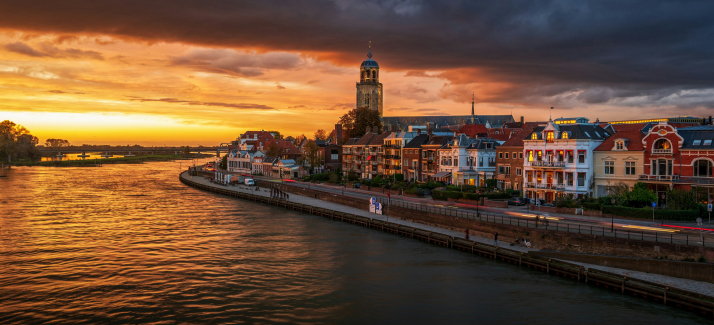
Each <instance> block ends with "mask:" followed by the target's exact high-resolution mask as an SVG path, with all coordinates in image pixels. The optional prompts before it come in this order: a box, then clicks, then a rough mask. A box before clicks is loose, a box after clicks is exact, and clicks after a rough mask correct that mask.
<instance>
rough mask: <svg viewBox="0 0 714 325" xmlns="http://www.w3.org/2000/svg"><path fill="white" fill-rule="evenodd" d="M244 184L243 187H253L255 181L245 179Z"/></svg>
mask: <svg viewBox="0 0 714 325" xmlns="http://www.w3.org/2000/svg"><path fill="white" fill-rule="evenodd" d="M244 183H245V185H247V186H254V185H255V181H254V180H253V179H252V178H246V179H245V181H244Z"/></svg>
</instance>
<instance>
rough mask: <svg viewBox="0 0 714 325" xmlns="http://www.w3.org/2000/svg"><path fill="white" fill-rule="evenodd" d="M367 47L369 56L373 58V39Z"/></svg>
mask: <svg viewBox="0 0 714 325" xmlns="http://www.w3.org/2000/svg"><path fill="white" fill-rule="evenodd" d="M367 48H368V50H367V57H368V58H370V59H371V58H372V41H369V46H368V47H367Z"/></svg>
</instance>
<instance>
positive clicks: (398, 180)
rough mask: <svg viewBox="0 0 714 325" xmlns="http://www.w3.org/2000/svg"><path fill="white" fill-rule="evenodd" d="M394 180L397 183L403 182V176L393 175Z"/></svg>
mask: <svg viewBox="0 0 714 325" xmlns="http://www.w3.org/2000/svg"><path fill="white" fill-rule="evenodd" d="M394 180H395V181H397V182H402V181H404V174H394Z"/></svg>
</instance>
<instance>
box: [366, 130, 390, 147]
mask: <svg viewBox="0 0 714 325" xmlns="http://www.w3.org/2000/svg"><path fill="white" fill-rule="evenodd" d="M390 134H392V131H386V132H382V134H375V135H374V137H372V140H370V141H369V144H368V146H374V145H380V146H381V145H383V144H384V138H386V137H388V136H389V135H390Z"/></svg>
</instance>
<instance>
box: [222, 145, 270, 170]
mask: <svg viewBox="0 0 714 325" xmlns="http://www.w3.org/2000/svg"><path fill="white" fill-rule="evenodd" d="M255 157H261V158H262V157H265V154H264V153H263V152H261V151H244V150H233V152H231V153H230V154H229V155H228V159H227V160H228V171H230V172H236V173H244V174H252V173H253V159H254V158H255Z"/></svg>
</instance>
